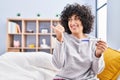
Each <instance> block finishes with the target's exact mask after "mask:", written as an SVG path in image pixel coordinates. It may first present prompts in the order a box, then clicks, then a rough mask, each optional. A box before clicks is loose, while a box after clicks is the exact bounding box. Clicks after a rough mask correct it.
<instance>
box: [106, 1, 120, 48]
mask: <svg viewBox="0 0 120 80" xmlns="http://www.w3.org/2000/svg"><path fill="white" fill-rule="evenodd" d="M107 6H108V12H107V13H108V14H107V15H108V16H107V20H108V21H107V25H108V26H107V41H108V46H109V47H112V48H114V49H119V48H120V0H108V5H107Z"/></svg>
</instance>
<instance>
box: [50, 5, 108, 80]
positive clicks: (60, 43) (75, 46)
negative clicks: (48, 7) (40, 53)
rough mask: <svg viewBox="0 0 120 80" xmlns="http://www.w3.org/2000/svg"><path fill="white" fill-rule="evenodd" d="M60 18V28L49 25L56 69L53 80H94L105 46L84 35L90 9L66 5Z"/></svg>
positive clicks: (91, 19)
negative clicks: (51, 32) (51, 30)
mask: <svg viewBox="0 0 120 80" xmlns="http://www.w3.org/2000/svg"><path fill="white" fill-rule="evenodd" d="M60 18H61V25H60V24H59V25H57V26H56V27H54V26H52V28H53V29H54V31H55V33H56V38H57V44H56V47H55V48H54V52H53V58H52V61H53V64H54V65H55V66H56V67H57V68H58V69H60V71H59V72H58V73H57V75H56V76H55V78H54V80H98V79H97V77H96V75H97V74H98V73H100V72H101V71H102V70H103V68H104V60H103V55H102V54H103V52H104V51H105V50H106V48H107V44H106V43H105V42H104V41H102V40H97V39H96V38H93V37H90V36H89V35H88V34H89V33H90V32H91V31H92V29H93V28H92V25H93V22H94V16H93V15H92V13H91V10H90V8H89V7H88V6H85V5H79V4H77V3H75V4H71V5H70V4H68V5H67V6H66V7H65V8H64V10H63V11H62V13H61V16H60Z"/></svg>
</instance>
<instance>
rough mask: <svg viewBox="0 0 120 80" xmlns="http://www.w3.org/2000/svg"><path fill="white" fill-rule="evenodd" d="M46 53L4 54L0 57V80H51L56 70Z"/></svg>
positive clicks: (50, 57)
mask: <svg viewBox="0 0 120 80" xmlns="http://www.w3.org/2000/svg"><path fill="white" fill-rule="evenodd" d="M51 62H52V55H51V54H49V53H46V52H6V53H5V54H3V55H2V56H0V80H52V79H53V77H54V76H55V74H56V72H57V71H58V69H56V68H55V67H54V66H53V65H52V63H51Z"/></svg>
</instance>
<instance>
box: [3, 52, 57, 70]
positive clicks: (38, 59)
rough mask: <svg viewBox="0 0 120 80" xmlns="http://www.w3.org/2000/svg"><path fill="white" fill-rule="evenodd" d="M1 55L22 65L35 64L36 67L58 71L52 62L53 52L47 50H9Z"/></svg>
mask: <svg viewBox="0 0 120 80" xmlns="http://www.w3.org/2000/svg"><path fill="white" fill-rule="evenodd" d="M1 57H2V58H4V59H7V60H8V61H12V62H14V63H16V64H18V65H19V66H21V67H26V66H28V65H33V66H35V67H41V68H46V69H50V70H55V71H58V69H57V68H55V67H54V65H53V64H52V54H50V53H46V52H7V53H5V54H3V55H2V56H1Z"/></svg>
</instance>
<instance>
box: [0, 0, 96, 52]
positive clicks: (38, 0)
mask: <svg viewBox="0 0 120 80" xmlns="http://www.w3.org/2000/svg"><path fill="white" fill-rule="evenodd" d="M75 2H77V3H80V4H88V5H90V6H91V8H92V10H93V14H95V0H92V1H91V0H1V1H0V54H2V53H4V52H5V51H6V21H7V18H8V17H11V18H15V17H16V14H17V13H21V17H23V18H35V17H37V16H36V15H37V13H40V14H41V16H40V17H41V18H56V14H60V12H61V11H62V10H63V7H64V6H65V5H66V4H67V3H75ZM94 34H95V32H93V35H94Z"/></svg>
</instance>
